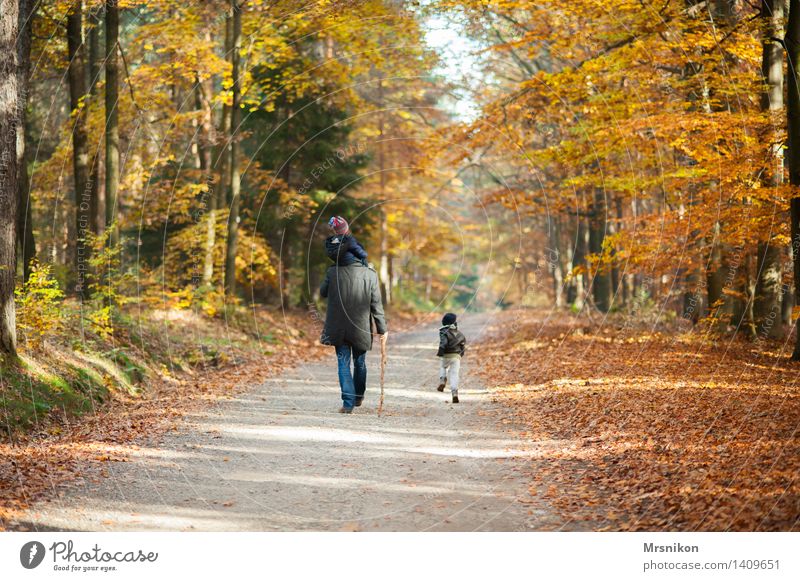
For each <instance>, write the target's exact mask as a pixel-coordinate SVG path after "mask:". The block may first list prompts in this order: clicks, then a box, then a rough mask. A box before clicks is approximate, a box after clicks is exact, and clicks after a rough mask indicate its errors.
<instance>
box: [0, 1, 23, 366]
mask: <svg viewBox="0 0 800 581" xmlns="http://www.w3.org/2000/svg"><path fill="white" fill-rule="evenodd" d="M18 31H19V1H18V0H0V354H5V355H16V352H17V331H16V309H15V305H14V286H15V282H16V280H15V279H16V274H17V234H16V230H17V196H18V195H19V192H18V190H17V172H18V170H19V164H18V158H17V132H18V131H20V130H21V129H20V127H19V123H20V120H21V116H20V110H21V109H22V107H23V106H24V102H23V99H24V95H23V94H22V93H21V92H20V85H19V77H18V75H19V71H18V70H17V67H18V66H19V62H18V52H17V37H18Z"/></svg>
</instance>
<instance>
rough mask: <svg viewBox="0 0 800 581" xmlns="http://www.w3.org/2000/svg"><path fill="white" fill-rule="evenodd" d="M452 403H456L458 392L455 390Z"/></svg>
mask: <svg viewBox="0 0 800 581" xmlns="http://www.w3.org/2000/svg"><path fill="white" fill-rule="evenodd" d="M453 403H458V392H457V391H454V392H453Z"/></svg>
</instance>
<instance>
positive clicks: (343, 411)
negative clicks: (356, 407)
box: [339, 406, 353, 414]
mask: <svg viewBox="0 0 800 581" xmlns="http://www.w3.org/2000/svg"><path fill="white" fill-rule="evenodd" d="M339 413H340V414H352V413H353V408H346V407H344V406H342V407H340V408H339Z"/></svg>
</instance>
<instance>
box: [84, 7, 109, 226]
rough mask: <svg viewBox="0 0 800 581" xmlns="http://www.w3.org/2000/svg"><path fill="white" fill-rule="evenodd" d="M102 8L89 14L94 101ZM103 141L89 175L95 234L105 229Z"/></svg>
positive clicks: (99, 58)
mask: <svg viewBox="0 0 800 581" xmlns="http://www.w3.org/2000/svg"><path fill="white" fill-rule="evenodd" d="M101 14H102V6H96V7H95V8H94V9H92V10H91V11H90V12H89V24H90V25H91V28H90V29H89V65H88V67H87V68H88V69H89V94H90V95H91V96H92V99H93V100H94V99H96V98H97V94H98V92H99V91H98V87H99V84H100V75H101V74H102V66H101V65H102V62H103V56H102V54H101V49H102V47H101V46H100V27H101V26H102V19H101ZM101 146H102V140H100V139H98V140H97V145H96V146H95V147H93V148H92V149H93V150H94V151H90V153H91V154H92V156H91V157H92V160H93V161H92V167H91V172H90V174H89V182H90V188H91V198H90V200H89V204H90V208H89V213H90V215H91V221H90V227H91V229H92V232H94V233H95V234H96V233H97V232H100V231H101V229H102V228H104V227H105V222H106V219H105V215H101V211H102V210H103V209H102V208H101V207H100V195H101V190H102V188H103V184H101V183H100V170H101V167H102V166H103V156H102V155H100V147H101Z"/></svg>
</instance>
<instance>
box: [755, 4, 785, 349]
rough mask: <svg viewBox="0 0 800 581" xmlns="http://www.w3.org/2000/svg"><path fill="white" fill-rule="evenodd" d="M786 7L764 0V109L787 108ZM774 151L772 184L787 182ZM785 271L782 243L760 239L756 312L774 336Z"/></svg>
mask: <svg viewBox="0 0 800 581" xmlns="http://www.w3.org/2000/svg"><path fill="white" fill-rule="evenodd" d="M783 7H784V0H762V1H761V18H762V19H763V20H764V21H765V22H764V24H765V26H764V28H763V30H764V39H763V42H762V45H763V54H762V62H761V74H762V75H763V77H764V81H765V84H766V90H765V91H764V94H763V95H762V96H761V109H762V110H763V111H769V112H775V113H777V112H779V111H781V110H782V109H783V47H782V46H781V45H780V43H779V42H777V40H775V39H777V38H779V37H780V35H781V31H782V30H783ZM772 152H773V153H772V159H773V162H774V163H773V164H772V171H771V172H768V175H767V180H768V182H769V185H770V186H773V187H776V186H780V185H781V184H782V183H783V150H782V147H781V144H780V143H776V144H775V145H774V146H773V148H772ZM777 210H778V208H777V205H774V206H773V212H777ZM774 230H777V228H775V229H774ZM781 274H782V273H781V249H780V247H779V246H778V245H777V244H776V243H775V242H774V241H773V240H772V239H771V238H769V239H767V240H765V241H762V242H760V243H759V245H758V267H757V279H756V298H755V303H754V305H753V315H754V319H755V324H756V329H757V331H758V333H759V334H760V335H765V336H768V337H772V338H777V337H780V336H781V335H782V334H783V330H782V328H781V327H782V325H781V317H780V296H781Z"/></svg>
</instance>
